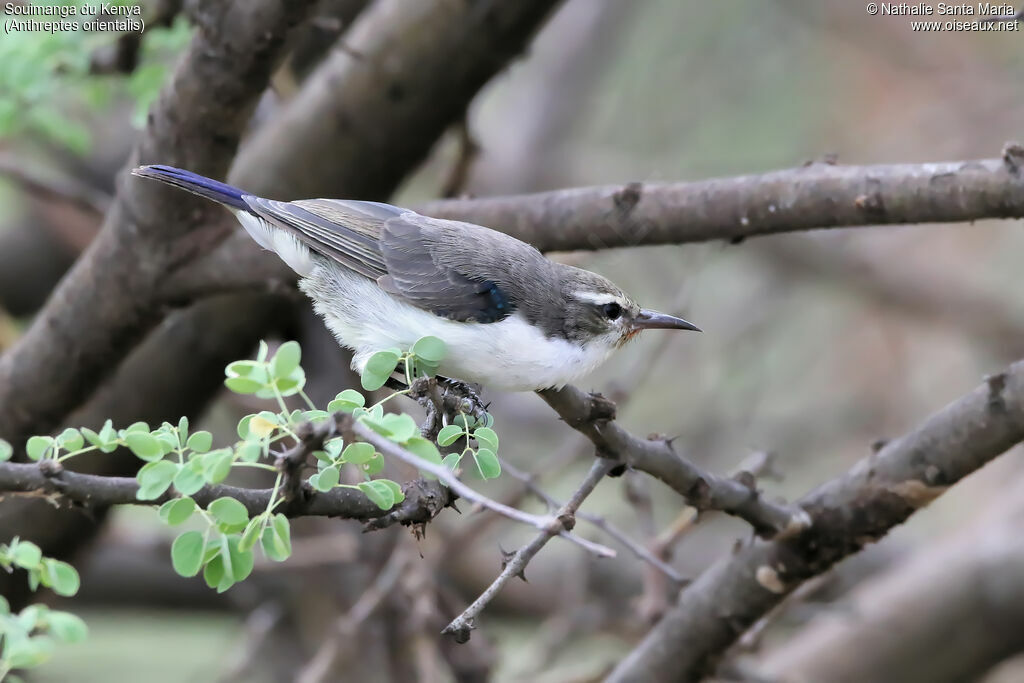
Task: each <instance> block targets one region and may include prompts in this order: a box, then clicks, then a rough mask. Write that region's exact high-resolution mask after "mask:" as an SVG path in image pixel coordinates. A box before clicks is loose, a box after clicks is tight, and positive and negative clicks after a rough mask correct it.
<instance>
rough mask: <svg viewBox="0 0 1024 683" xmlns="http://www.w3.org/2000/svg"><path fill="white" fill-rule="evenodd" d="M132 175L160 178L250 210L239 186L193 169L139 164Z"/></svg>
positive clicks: (235, 207) (218, 200)
mask: <svg viewBox="0 0 1024 683" xmlns="http://www.w3.org/2000/svg"><path fill="white" fill-rule="evenodd" d="M132 175H137V176H139V177H140V178H152V179H153V180H159V181H160V182H163V183H167V184H168V185H173V186H175V187H180V188H181V189H183V190H188V191H189V192H191V193H192V194H197V195H199V196H200V197H206V198H207V199H212V200H213V201H215V202H220V203H221V204H224V205H225V206H228V207H231V208H232V209H241V210H243V211H248V210H249V206H248V205H247V204H246V203H245V201H244V200H243V199H242V195H243V194H245V193H244V192H242V191H241V190H239V189H238V188H237V187H232V186H231V185H228V184H227V183H222V182H220V181H219V180H214V179H213V178H207V177H206V176H201V175H199V174H198V173H193V172H192V171H186V170H184V169H181V168H174V167H173V166H164V165H161V164H154V165H152V166H139V167H138V168H134V169H132Z"/></svg>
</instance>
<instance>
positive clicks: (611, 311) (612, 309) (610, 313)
mask: <svg viewBox="0 0 1024 683" xmlns="http://www.w3.org/2000/svg"><path fill="white" fill-rule="evenodd" d="M601 310H603V311H604V315H605V317H606V318H608V319H609V320H615V319H617V318H618V317H619V316H620V315H622V306H619V305H618V304H605V305H604V306H602V307H601Z"/></svg>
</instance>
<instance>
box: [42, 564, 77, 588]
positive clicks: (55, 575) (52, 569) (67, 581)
mask: <svg viewBox="0 0 1024 683" xmlns="http://www.w3.org/2000/svg"><path fill="white" fill-rule="evenodd" d="M43 577H44V578H43V584H44V585H47V586H49V587H50V588H52V589H53V592H54V593H56V594H57V595H63V596H64V597H66V598H67V597H71V596H72V595H74V594H75V593H77V592H78V589H79V588H80V587H81V585H82V581H81V579H79V578H78V571H77V570H76V569H75V568H74V567H72V566H71V565H70V564H68V563H67V562H61V561H60V560H54V559H51V558H49V557H47V558H46V559H44V560H43Z"/></svg>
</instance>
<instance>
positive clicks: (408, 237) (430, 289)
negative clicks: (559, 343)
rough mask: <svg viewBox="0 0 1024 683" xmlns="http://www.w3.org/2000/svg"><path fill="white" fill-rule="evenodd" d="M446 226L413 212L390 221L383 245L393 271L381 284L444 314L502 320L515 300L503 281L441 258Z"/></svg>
mask: <svg viewBox="0 0 1024 683" xmlns="http://www.w3.org/2000/svg"><path fill="white" fill-rule="evenodd" d="M444 225H446V224H445V223H442V222H440V221H436V220H435V219H432V218H427V217H425V216H420V215H419V214H417V213H415V212H412V211H410V212H408V213H405V214H402V215H401V216H396V217H394V218H389V219H388V220H387V221H385V222H384V226H383V229H382V230H381V239H380V246H381V255H382V256H383V257H384V263H385V264H386V266H387V271H388V272H387V275H385V276H383V277H381V278H379V279H378V280H377V283H378V284H379V285H380V286H381V288H382V289H384V290H386V291H388V292H391V293H392V294H396V295H398V296H400V297H402V298H403V299H405V300H406V301H408V302H409V303H411V304H413V305H414V306H418V307H419V308H422V309H424V310H427V311H430V312H431V313H433V314H435V315H439V316H441V317H443V318H448V319H450V320H459V321H463V322H479V323H493V322H497V321H499V320H502V319H503V318H505V317H506V316H508V315H509V314H510V313H511V312H512V311H513V310H514V308H515V305H514V303H513V302H512V301H511V300H510V299H509V297H508V295H507V294H506V292H505V291H503V290H502V288H501V287H499V285H498V283H496V282H494V281H493V280H490V279H487V278H486V277H483V276H480V277H472V276H471V275H468V274H467V273H466V272H465V271H466V270H467V268H465V264H464V263H460V264H458V265H456V264H452V263H446V262H442V261H441V260H440V259H439V258H438V256H439V253H443V252H446V249H444V248H442V245H441V244H440V243H439V240H438V237H439V235H438V233H439V232H440V231H441V230H443V229H444V228H443V227H442V226H444ZM479 229H480V230H485V228H479ZM467 241H469V240H467ZM472 242H475V240H473V241H472ZM446 246H447V245H446ZM476 247H477V245H476V244H472V243H469V244H464V245H463V248H464V249H466V250H472V249H473V248H476ZM460 261H464V259H460ZM460 266H461V267H460Z"/></svg>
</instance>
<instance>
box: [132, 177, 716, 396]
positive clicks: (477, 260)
mask: <svg viewBox="0 0 1024 683" xmlns="http://www.w3.org/2000/svg"><path fill="white" fill-rule="evenodd" d="M132 173H133V174H134V175H137V176H141V177H143V178H153V179H155V180H160V181H162V182H165V183H167V184H169V185H174V186H175V187H179V188H182V189H184V190H188V191H189V192H192V193H194V194H197V195H200V196H202V197H206V198H207V199H212V200H213V201H216V202H220V203H221V204H223V205H224V206H226V207H227V208H228V209H230V210H231V212H232V213H234V214H235V216H236V217H237V218H238V220H239V221H240V222H241V224H242V227H243V228H245V230H246V232H248V233H249V235H250V236H252V238H253V239H254V240H256V241H257V242H258V243H259V244H260V245H261V246H262V247H264V248H266V249H269V250H270V251H273V252H275V253H276V254H277V255H278V256H280V257H281V259H282V260H284V262H285V263H287V264H288V265H289V266H291V268H292V269H293V270H294V271H295V272H296V273H298V274H299V275H300V276H301V280H300V283H299V286H300V288H301V289H302V291H303V292H305V293H306V294H307V295H308V296H309V297H310V298H311V299H312V300H313V304H314V308H315V309H316V311H317V313H319V314H320V315H321V316H322V317H323V319H324V321H325V322H326V323H327V326H328V327H329V328H330V330H331V331H332V332H333V333H334V335H335V336H336V337H337V339H338V341H339V342H340V343H341V344H342V345H343V346H346V347H348V348H350V349H352V351H353V352H354V355H353V357H352V367H353V368H355V369H356V370H357V371H360V372H361V371H362V369H363V366H364V365H365V364H366V361H367V360H368V359H369V358H370V356H372V355H373V354H374V353H375V352H377V351H381V350H383V349H388V348H392V347H398V348H400V349H408V348H410V347H411V346H412V345H413V343H415V342H416V340H417V339H419V338H420V337H423V336H426V335H433V336H435V337H438V338H440V339H441V340H443V341H444V342H445V344H446V346H447V349H448V350H447V355H446V357H445V358H444V360H443V361H442V362H441V365H440V367H439V368H438V373H439V374H441V375H444V376H447V377H452V378H455V379H461V380H465V381H469V382H476V383H480V384H484V385H486V386H489V387H493V388H496V389H501V390H507V391H535V390H539V389H547V388H551V387H555V388H558V387H562V386H564V385H565V384H567V383H569V382H572V381H574V380H577V379H579V378H580V377H582V376H584V375H586V374H587V373H588V372H590V371H591V370H593V369H594V368H596V367H597V366H598V365H600V364H601V363H603V362H604V361H605V360H606V359H607V358H608V356H609V355H611V353H612V351H614V350H615V349H616V348H618V347H620V346H622V345H623V344H625V343H626V342H627V341H629V340H630V339H632V338H633V337H634V336H635V335H636V334H637V333H638V332H640V331H641V330H648V329H658V328H664V329H676V330H697V331H699V329H698V328H697V327H696V326H695V325H693V324H691V323H689V322H687V321H685V320H683V319H682V318H676V317H674V316H671V315H666V314H664V313H658V312H657V311H651V310H647V309H643V308H640V307H639V306H638V305H637V304H636V303H635V302H634V301H633V300H632V299H631V298H629V296H627V295H626V294H625V293H624V292H623V291H622V290H621V289H619V288H618V287H616V286H615V285H614V284H613V283H611V282H609V281H608V280H606V279H605V278H603V277H601V276H600V275H597V274H595V273H591V272H590V271H586V270H582V269H580V268H573V267H572V266H567V265H563V264H561V263H555V262H554V261H550V260H548V259H547V258H545V257H544V256H543V255H542V254H541V253H540V252H539V251H537V250H536V249H534V248H533V247H531V246H530V245H528V244H526V243H525V242H521V241H519V240H517V239H515V238H514V237H510V236H509V235H505V234H503V233H500V232H497V231H495V230H490V229H488V228H485V227H482V226H479V225H473V224H472V223H462V222H459V221H450V220H441V219H437V218H429V217H427V216H422V215H420V214H418V213H416V212H415V211H411V210H409V209H402V208H399V207H397V206H391V205H390V204H382V203H380V202H366V201H355V200H345V199H305V200H301V201H295V202H280V201H275V200H273V199H263V198H262V197H255V196H253V195H250V194H246V193H245V192H243V191H242V190H239V189H238V188H235V187H232V186H230V185H226V184H225V183H222V182H219V181H216V180H211V179H210V178H206V177H204V176H201V175H198V174H196V173H192V172H191V171H184V170H181V169H178V168H173V167H171V166H140V167H139V168H136V169H134V170H133V171H132Z"/></svg>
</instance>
